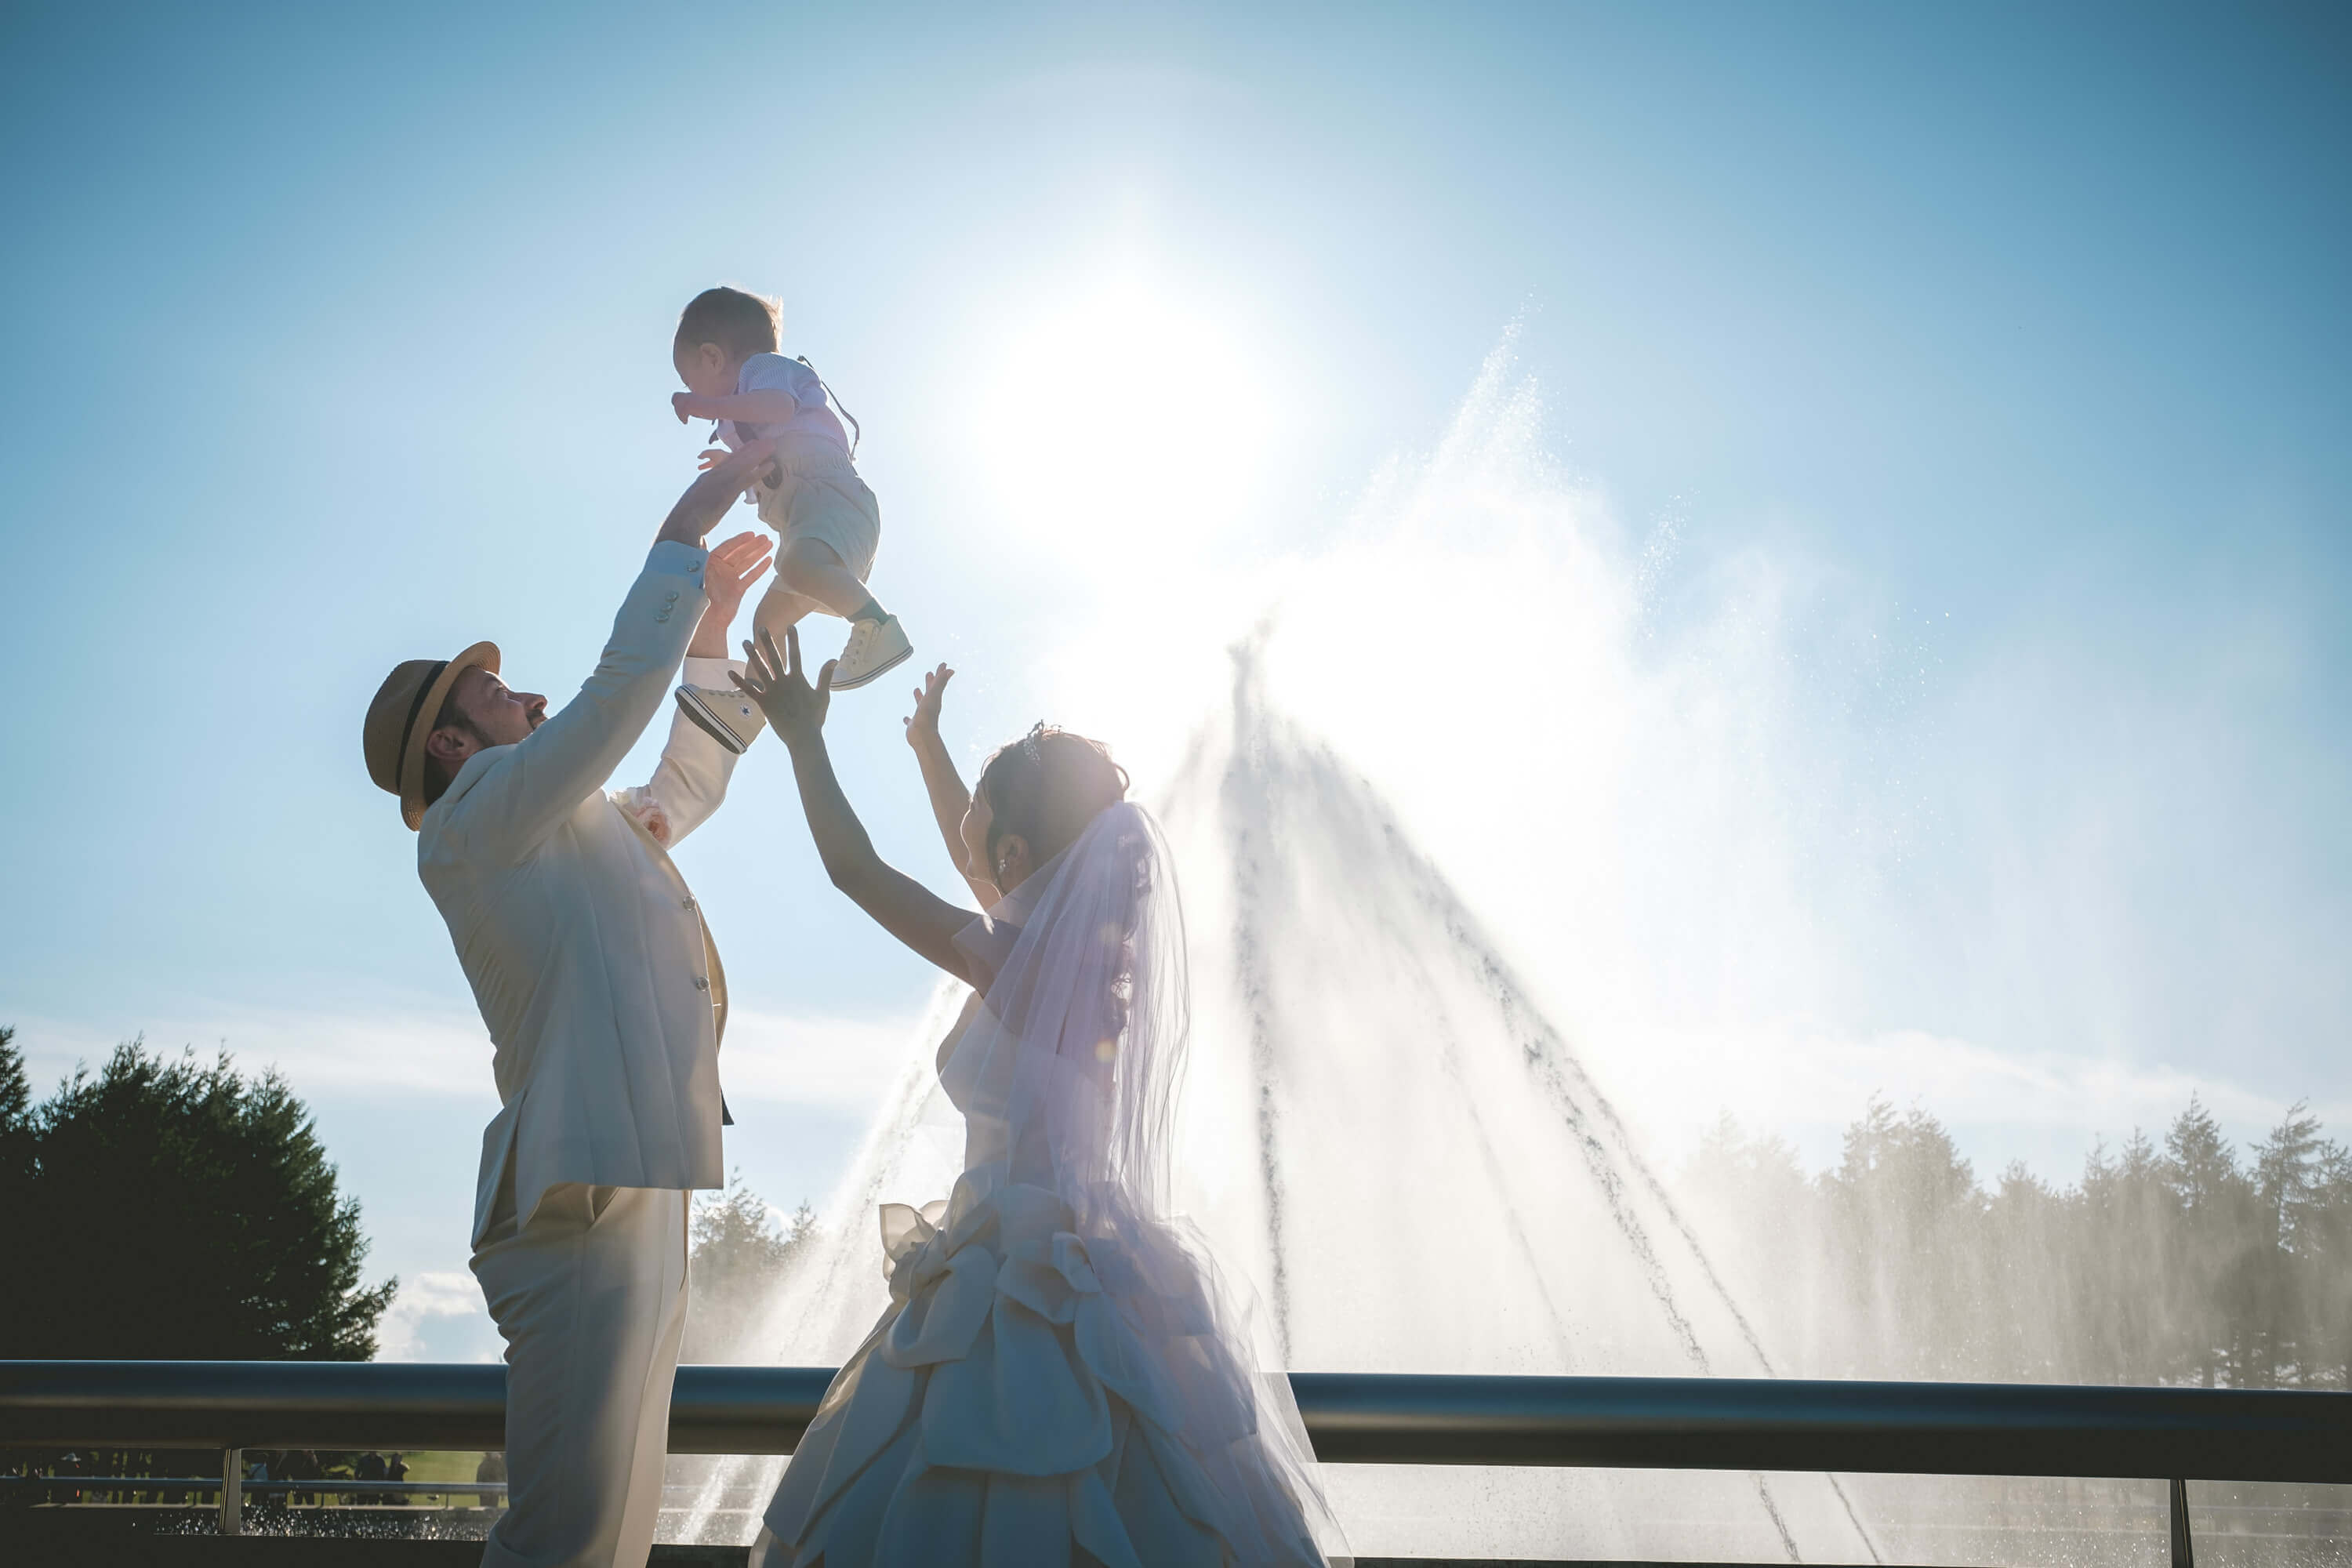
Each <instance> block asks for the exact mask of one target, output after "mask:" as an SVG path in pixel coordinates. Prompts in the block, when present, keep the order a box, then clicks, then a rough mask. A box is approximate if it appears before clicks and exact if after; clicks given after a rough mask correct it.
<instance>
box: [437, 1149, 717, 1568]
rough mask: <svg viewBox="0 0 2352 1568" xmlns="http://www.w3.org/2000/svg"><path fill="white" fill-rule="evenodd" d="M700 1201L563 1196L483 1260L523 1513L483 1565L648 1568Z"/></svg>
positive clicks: (678, 1195) (586, 1192)
mask: <svg viewBox="0 0 2352 1568" xmlns="http://www.w3.org/2000/svg"><path fill="white" fill-rule="evenodd" d="M686 1205H687V1194H684V1193H682V1192H668V1191H663V1190H661V1189H657V1188H651V1187H588V1186H580V1185H576V1184H567V1185H563V1186H558V1187H551V1188H550V1189H549V1190H548V1193H547V1195H546V1196H545V1197H544V1198H542V1199H541V1200H540V1205H539V1208H538V1210H537V1211H536V1212H535V1213H533V1214H532V1215H531V1216H530V1220H529V1222H528V1223H525V1224H521V1225H518V1224H517V1223H516V1221H515V1218H514V1215H513V1212H512V1202H511V1200H510V1199H509V1200H505V1201H503V1202H502V1204H501V1208H502V1210H503V1211H504V1212H501V1213H498V1214H495V1215H493V1219H492V1223H491V1226H490V1228H489V1230H488V1233H487V1234H486V1235H485V1236H484V1237H483V1238H482V1244H481V1246H480V1247H478V1248H476V1249H475V1252H474V1278H475V1279H478V1280H480V1281H481V1285H482V1294H483V1296H484V1297H486V1298H487V1299H488V1302H489V1308H490V1318H491V1321H494V1322H496V1323H497V1324H498V1326H499V1334H500V1335H502V1336H503V1337H504V1338H505V1340H506V1342H507V1489H508V1490H507V1511H506V1513H505V1514H504V1515H503V1516H501V1517H500V1518H499V1521H498V1522H497V1523H496V1524H494V1525H492V1526H491V1527H490V1536H489V1540H488V1543H487V1544H486V1545H485V1546H484V1548H483V1551H482V1565H483V1568H615V1565H618V1568H645V1562H646V1557H647V1556H648V1555H649V1554H650V1553H651V1552H652V1551H653V1541H654V1524H655V1521H656V1518H657V1517H658V1516H659V1514H660V1512H661V1491H662V1470H663V1468H664V1464H665V1461H667V1458H668V1457H669V1395H670V1384H671V1381H672V1379H673V1378H674V1377H675V1376H676V1374H677V1349H678V1342H679V1340H680V1339H681V1338H682V1337H683V1335H684V1334H685V1331H686V1299H687V1298H686V1248H687V1210H686Z"/></svg>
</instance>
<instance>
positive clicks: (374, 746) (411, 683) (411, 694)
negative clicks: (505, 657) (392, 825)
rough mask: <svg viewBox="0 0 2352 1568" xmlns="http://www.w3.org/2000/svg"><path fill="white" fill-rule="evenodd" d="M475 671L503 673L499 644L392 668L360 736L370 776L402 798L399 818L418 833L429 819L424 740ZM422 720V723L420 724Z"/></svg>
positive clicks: (388, 791)
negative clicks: (460, 682) (460, 679)
mask: <svg viewBox="0 0 2352 1568" xmlns="http://www.w3.org/2000/svg"><path fill="white" fill-rule="evenodd" d="M474 668H481V669H487V670H488V671H489V672H490V673H491V674H492V675H496V674H497V673H498V672H499V645H498V644H496V643H490V642H478V643H476V644H475V645H474V646H473V647H469V648H467V650H466V651H465V652H463V653H461V654H459V655H458V656H457V658H446V659H445V658H412V659H406V660H404V661H403V662H402V663H400V664H397V665H394V667H393V670H392V673H391V674H390V675H387V676H385V677H384V678H383V685H382V686H379V687H377V688H376V689H375V700H374V701H373V702H371V703H369V704H368V710H367V729H366V731H364V732H363V733H362V736H361V738H360V743H361V746H362V749H363V750H364V751H365V752H367V771H368V777H370V778H372V779H373V780H375V784H376V787H377V788H378V789H380V790H383V791H385V792H386V793H387V794H391V795H398V796H399V797H400V820H401V821H403V822H405V823H406V824H408V826H410V828H412V829H414V828H415V827H416V826H419V825H420V824H422V823H423V822H424V820H425V737H426V736H427V735H430V734H431V733H433V721H434V720H436V719H437V718H439V717H440V715H441V704H442V703H444V702H446V701H447V700H449V689H450V688H451V687H453V686H455V685H457V678H458V677H459V676H461V675H463V674H465V673H466V671H467V670H469V669H474ZM420 721H421V722H420Z"/></svg>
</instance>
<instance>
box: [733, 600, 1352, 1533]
mask: <svg viewBox="0 0 2352 1568" xmlns="http://www.w3.org/2000/svg"><path fill="white" fill-rule="evenodd" d="M761 645H762V646H761V647H757V648H753V647H750V646H749V645H747V646H746V652H747V653H748V654H749V656H750V660H751V669H750V671H749V673H748V675H746V676H744V677H739V678H738V683H739V684H740V685H741V686H742V688H743V689H744V690H745V691H746V692H748V693H749V694H750V695H751V698H752V700H755V701H757V702H758V703H759V704H760V706H761V709H762V710H765V712H766V713H767V716H768V721H769V723H770V724H771V725H772V727H773V728H774V730H775V731H776V734H777V735H778V736H779V737H780V738H781V739H782V741H783V742H784V743H785V745H786V746H787V747H789V748H790V749H791V752H792V756H793V774H794V776H795V777H796V778H797V779H798V781H799V784H800V792H801V804H802V805H803V808H804V809H805V810H806V812H807V814H808V821H809V830H810V832H811V833H812V834H813V835H814V837H815V839H816V844H817V848H818V851H819V853H820V854H821V855H822V856H823V857H824V866H825V870H826V873H827V874H828V875H829V876H830V877H831V878H832V879H833V882H834V885H835V887H837V888H839V889H841V890H842V891H843V892H845V893H847V894H848V895H849V896H850V898H851V899H853V900H856V903H857V904H858V906H859V907H860V908H862V909H864V910H866V913H867V914H869V915H871V916H873V917H874V919H875V920H876V921H878V922H880V924H881V925H882V927H883V929H885V930H886V931H889V932H890V933H891V934H892V935H893V936H896V937H897V938H898V940H899V941H901V942H905V943H906V944H907V945H908V947H910V948H912V949H914V950H915V951H916V952H919V953H920V954H922V955H923V956H924V957H925V958H928V959H929V960H930V961H931V962H932V963H936V964H938V965H939V966H940V968H941V969H944V970H946V971H947V972H948V973H950V974H953V975H955V976H956V977H957V978H959V979H961V980H963V981H965V982H967V983H968V984H971V987H972V991H973V996H972V999H971V1001H970V1002H969V1003H967V1004H966V1005H965V1007H964V1010H963V1015H962V1016H961V1018H959V1019H958V1020H957V1023H956V1026H955V1027H954V1028H953V1029H952V1030H951V1031H950V1034H949V1035H948V1037H947V1038H946V1040H944V1041H943V1042H941V1044H940V1054H939V1069H940V1082H941V1084H942V1086H943V1087H944V1088H945V1089H946V1090H947V1093H948V1097H949V1099H950V1100H952V1101H953V1102H954V1103H955V1105H956V1107H957V1108H958V1109H959V1110H961V1111H962V1112H963V1115H964V1119H965V1129H966V1134H965V1154H964V1172H963V1174H962V1175H961V1177H959V1178H958V1179H957V1182H956V1184H955V1189H954V1191H953V1193H952V1194H950V1196H949V1197H948V1198H947V1199H946V1200H945V1201H943V1202H940V1203H935V1204H932V1205H929V1206H927V1207H926V1208H924V1209H923V1210H922V1211H921V1212H919V1213H918V1212H917V1211H915V1210H913V1209H911V1208H908V1207H905V1206H903V1205H887V1206H886V1207H885V1208H884V1209H883V1211H882V1241H883V1248H884V1251H885V1253H886V1255H887V1274H888V1277H889V1280H890V1305H889V1308H888V1309H887V1310H886V1311H884V1313H883V1314H882V1318H881V1321H879V1322H878V1323H877V1324H876V1325H875V1327H874V1331H873V1332H872V1333H871V1334H869V1335H867V1337H866V1342H865V1343H864V1344H863V1345H861V1346H860V1347H859V1348H858V1350H857V1352H856V1354H855V1355H854V1356H852V1357H851V1358H850V1360H849V1363H848V1364H847V1365H846V1366H845V1367H843V1368H842V1370H841V1373H840V1375H839V1376H838V1377H836V1378H835V1380H834V1383H833V1386H832V1387H831V1388H830V1389H828V1390H827V1391H826V1393H825V1396H824V1403H823V1404H822V1405H820V1406H819V1407H818V1410H817V1415H816V1418H815V1420H814V1422H813V1423H811V1425H810V1426H809V1430H808V1435H807V1436H806V1437H805V1438H803V1440H802V1443H801V1446H800V1448H799V1450H798V1452H797V1453H795V1455H794V1456H793V1462H792V1465H791V1467H790V1468H788V1469H787V1470H786V1471H785V1473H784V1479H783V1482H782V1485H780V1486H779V1487H778V1488H777V1489H776V1495H775V1497H774V1499H773V1500H772V1501H771V1502H770V1503H769V1505H768V1511H767V1521H766V1522H767V1528H766V1529H765V1530H764V1531H762V1532H761V1539H760V1541H759V1542H758V1543H757V1544H756V1545H755V1546H754V1548H753V1552H752V1563H753V1564H754V1565H755V1568H783V1565H785V1564H791V1565H794V1568H816V1565H823V1568H858V1565H863V1564H867V1563H910V1564H911V1563H923V1564H927V1565H928V1564H957V1563H990V1564H998V1563H1002V1564H1005V1565H1007V1568H1012V1565H1018V1568H1034V1565H1037V1564H1061V1563H1077V1564H1096V1563H1100V1564H1105V1565H1108V1568H1145V1565H1150V1568H1158V1565H1160V1564H1163V1563H1164V1564H1171V1565H1175V1564H1181V1565H1183V1568H1191V1565H1192V1564H1200V1565H1202V1568H1222V1565H1225V1564H1240V1563H1247V1564H1259V1563H1322V1562H1324V1561H1325V1558H1324V1556H1323V1554H1322V1552H1320V1551H1319V1550H1318V1547H1317V1545H1316V1535H1317V1532H1318V1530H1320V1531H1326V1532H1328V1537H1327V1538H1336V1531H1334V1530H1332V1529H1331V1526H1330V1522H1329V1515H1328V1510H1327V1509H1326V1507H1325V1505H1324V1503H1323V1500H1322V1497H1321V1494H1320V1491H1319V1489H1318V1488H1317V1486H1316V1482H1315V1477H1314V1469H1313V1465H1314V1460H1313V1456H1312V1454H1311V1451H1310V1450H1309V1449H1308V1448H1307V1440H1306V1434H1305V1430H1304V1428H1303V1427H1302V1426H1300V1424H1299V1420H1298V1412H1297V1405H1296V1404H1294V1403H1293V1402H1292V1400H1291V1397H1290V1392H1289V1385H1288V1384H1287V1382H1286V1380H1284V1379H1282V1378H1280V1377H1266V1376H1264V1375H1262V1374H1261V1373H1260V1372H1259V1371H1258V1369H1257V1367H1256V1366H1255V1362H1254V1359H1253V1357H1252V1356H1251V1354H1250V1352H1249V1350H1248V1347H1247V1344H1246V1342H1244V1339H1243V1337H1242V1335H1241V1333H1240V1332H1239V1330H1238V1327H1237V1324H1236V1323H1235V1321H1234V1315H1233V1313H1232V1312H1231V1310H1229V1309H1228V1308H1227V1307H1226V1306H1225V1304H1224V1303H1223V1300H1222V1298H1221V1296H1220V1293H1219V1292H1218V1290H1217V1289H1216V1288H1215V1283H1214V1278H1213V1273H1212V1271H1211V1269H1210V1267H1209V1265H1208V1263H1207V1261H1206V1258H1205V1256H1204V1255H1203V1254H1202V1251H1201V1250H1200V1248H1199V1247H1198V1245H1197V1243H1196V1242H1194V1241H1193V1240H1192V1238H1191V1237H1189V1235H1188V1234H1187V1233H1186V1232H1185V1231H1183V1230H1182V1229H1181V1228H1180V1227H1179V1226H1178V1225H1177V1223H1176V1222H1175V1221H1174V1220H1173V1218H1172V1216H1171V1214H1170V1212H1169V1177H1168V1141H1169V1122H1170V1118H1171V1110H1172V1099H1173V1091H1174V1088H1175V1083H1176V1079H1177V1075H1178V1072H1179V1070H1180V1068H1181V1063H1182V1056H1183V1050H1184V1040H1185V1026H1186V1025H1185V1010H1186V994H1185V976H1184V937H1183V930H1182V923H1181V910H1179V907H1178V903H1177V897H1176V888H1175V883H1174V880H1173V878H1172V873H1171V868H1170V865H1169V860H1168V851H1167V847H1166V845H1165V843H1164V842H1163V841H1162V839H1161V837H1160V831H1159V828H1158V826H1157V825H1155V824H1154V823H1153V822H1152V820H1151V818H1150V816H1149V815H1148V814H1146V813H1145V812H1144V811H1143V810H1142V808H1141V807H1139V806H1138V805H1133V804H1131V803H1129V802H1128V801H1127V800H1126V798H1125V796H1126V793H1127V777H1126V774H1125V773H1123V772H1121V771H1120V769H1119V768H1118V766H1117V765H1116V764H1114V763H1112V762H1111V760H1110V757H1109V755H1108V752H1105V751H1104V750H1103V748H1102V747H1100V746H1098V745H1097V744H1096V743H1095V742H1091V741H1088V740H1086V739H1084V738H1083V737H1080V736H1077V735H1072V734H1068V733H1066V732H1064V731H1055V730H1049V729H1046V728H1045V726H1043V725H1040V726H1039V727H1038V728H1037V729H1035V730H1034V731H1031V732H1030V734H1029V735H1028V736H1027V738H1025V739H1024V740H1022V741H1019V742H1015V743H1013V745H1010V746H1007V747H1005V748H1004V749H1003V750H1002V751H1000V752H997V753H996V754H995V755H994V756H992V758H990V760H989V762H988V763H987V765H986V766H985V767H984V768H983V769H982V773H981V777H980V781H979V785H978V787H977V788H976V789H975V790H974V791H973V792H972V795H971V799H970V802H969V805H968V806H967V808H966V809H965V811H964V813H963V816H962V819H961V824H960V833H959V837H960V838H961V848H962V850H963V857H962V858H963V861H964V869H965V875H966V876H967V877H968V878H969V879H971V882H972V885H973V886H974V888H975V889H981V890H982V891H983V893H985V892H986V891H990V890H993V891H995V892H997V893H998V894H1000V895H1001V897H1000V898H999V899H998V900H997V901H996V903H995V905H994V907H993V909H992V910H991V911H990V912H989V913H988V914H986V915H982V916H980V917H977V918H975V917H974V916H973V915H972V914H971V912H970V911H969V910H961V909H958V908H957V907H956V906H954V905H952V904H950V903H948V902H947V901H945V900H942V899H940V898H938V897H936V896H935V895H933V894H932V893H931V892H930V891H929V889H926V888H924V887H923V886H922V885H921V884H920V883H918V882H916V881H915V880H914V879H911V878H909V877H908V876H906V875H905V874H903V873H901V872H899V871H897V870H894V869H893V868H890V867H889V866H887V865H885V864H884V863H883V862H882V860H881V858H879V857H878V856H877V855H876V854H875V852H874V847H873V845H872V843H871V842H870V841H869V840H868V839H867V837H866V830H865V828H864V827H863V826H860V825H859V823H858V820H857V816H856V813H855V812H853V811H852V810H851V809H850V807H849V803H848V801H847V800H846V799H845V798H844V797H843V795H842V792H841V786H840V784H839V783H838V782H837V781H836V780H835V777H834V773H833V764H832V762H831V759H830V758H829V757H828V756H827V755H826V753H825V747H824V716H825V708H826V705H827V702H828V700H829V698H830V694H831V685H832V676H833V666H832V665H830V664H828V665H826V666H825V668H824V670H823V672H821V673H820V674H819V676H818V678H817V682H816V685H815V686H814V688H812V687H811V686H810V685H809V683H808V681H807V679H805V678H804V675H803V667H802V664H801V657H800V638H799V637H798V634H797V633H796V632H787V633H786V636H785V651H784V653H783V654H782V656H781V657H780V656H779V655H778V653H777V650H776V647H775V645H774V643H773V641H772V639H770V638H768V637H766V636H765V635H764V634H763V635H762V637H761ZM945 677H946V672H945V671H944V670H943V671H941V672H940V674H938V675H935V676H934V678H933V680H932V682H931V683H930V687H929V690H928V691H927V692H926V693H923V694H919V697H920V699H921V704H922V706H921V707H920V708H919V718H921V717H923V716H924V710H926V709H927V710H928V711H929V718H930V719H931V720H934V721H935V720H936V716H937V707H938V697H939V690H940V686H941V685H943V684H944V680H945ZM910 739H918V740H919V737H918V736H915V735H912V734H910ZM922 750H923V748H922V747H921V745H918V751H919V752H921V751H922ZM942 763H944V754H943V753H941V754H940V756H937V757H932V756H929V755H927V756H926V757H925V773H926V776H927V779H928V780H929V782H930V783H931V784H932V785H933V792H932V793H933V799H934V803H935V805H937V804H939V803H940V801H941V799H942V795H943V792H949V791H950V787H951V793H955V794H960V793H961V784H960V783H956V784H952V786H950V784H949V782H948V779H944V778H942V777H941V776H940V764H942ZM949 776H950V778H951V770H950V775H949ZM946 820H947V816H946V814H945V813H944V812H942V814H941V821H942V826H944V824H945V822H946Z"/></svg>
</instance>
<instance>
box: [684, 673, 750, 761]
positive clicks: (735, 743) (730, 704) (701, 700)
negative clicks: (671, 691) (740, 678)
mask: <svg viewBox="0 0 2352 1568" xmlns="http://www.w3.org/2000/svg"><path fill="white" fill-rule="evenodd" d="M677 706H678V710H679V711H680V712H682V713H684V714H685V715H686V716H687V717H688V718H689V719H691V720H693V721H695V722H696V723H697V724H699V725H700V726H702V729H703V731H705V732H706V733H707V734H709V737H710V738H711V739H712V740H714V741H716V742H719V744H720V745H722V746H724V747H726V748H727V749H728V750H729V751H730V752H734V753H735V754H736V755H737V756H739V757H740V756H741V755H742V754H743V753H744V752H748V751H750V750H751V742H754V741H756V740H758V739H759V738H760V731H761V730H762V729H764V728H765V727H766V725H767V722H768V717H767V715H766V714H764V713H762V712H761V711H760V705H759V704H758V703H756V702H754V701H752V700H751V699H750V698H749V697H746V696H744V695H743V694H742V693H741V692H740V691H738V690H736V689H734V688H733V687H729V688H728V689H725V690H723V691H722V690H719V689H718V688H716V687H711V686H681V687H679V688H678V689H677Z"/></svg>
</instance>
